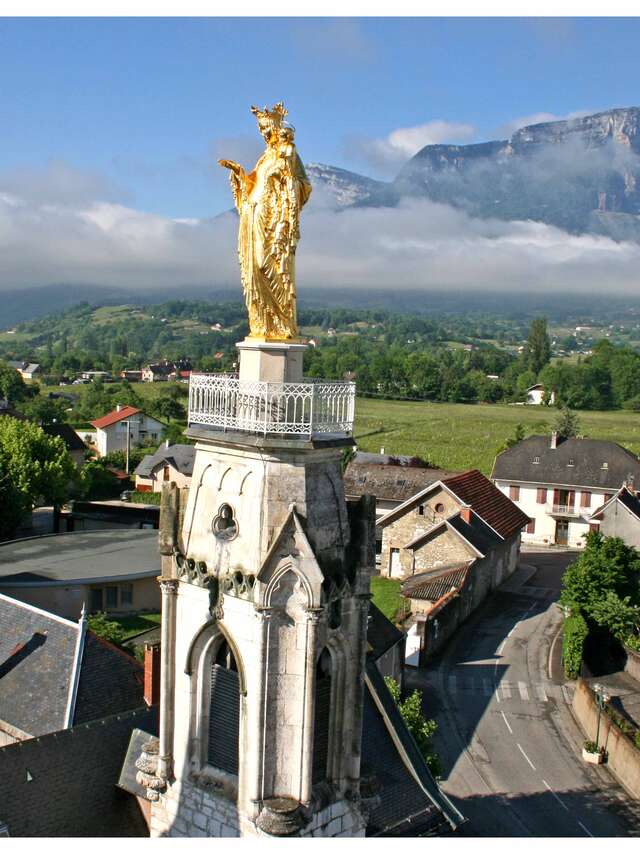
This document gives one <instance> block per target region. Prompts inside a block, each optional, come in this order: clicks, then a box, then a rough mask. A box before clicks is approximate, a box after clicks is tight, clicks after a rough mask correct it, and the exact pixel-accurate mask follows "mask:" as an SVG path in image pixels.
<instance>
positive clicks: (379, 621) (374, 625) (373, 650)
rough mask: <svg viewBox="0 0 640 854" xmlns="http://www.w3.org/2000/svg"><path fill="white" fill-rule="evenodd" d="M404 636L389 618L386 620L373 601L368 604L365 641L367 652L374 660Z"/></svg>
mask: <svg viewBox="0 0 640 854" xmlns="http://www.w3.org/2000/svg"><path fill="white" fill-rule="evenodd" d="M405 637H406V635H405V633H404V632H401V631H400V629H398V628H397V627H396V626H394V625H393V623H392V622H391V620H388V619H387V618H386V617H385V615H384V614H383V613H382V611H380V610H379V608H377V607H376V606H375V605H374V604H373V602H371V603H370V604H369V619H368V622H367V643H368V646H369V653H370V654H371V655H372V657H373V660H374V661H377V660H378V659H379V658H380V657H381V656H382V655H384V654H385V652H387V651H388V650H390V649H391V647H392V646H395V645H396V644H397V643H401V642H402V641H403V640H404V638H405Z"/></svg>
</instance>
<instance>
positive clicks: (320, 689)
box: [311, 648, 332, 783]
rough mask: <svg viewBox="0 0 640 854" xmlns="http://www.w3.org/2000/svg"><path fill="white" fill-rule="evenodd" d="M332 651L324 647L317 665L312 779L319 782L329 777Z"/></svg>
mask: <svg viewBox="0 0 640 854" xmlns="http://www.w3.org/2000/svg"><path fill="white" fill-rule="evenodd" d="M331 682H332V660H331V653H330V652H329V650H328V649H326V648H325V649H324V650H323V651H322V654H321V655H320V658H319V659H318V664H317V666H316V690H315V715H314V732H313V766H312V772H311V779H312V782H313V783H319V782H320V781H321V780H325V779H326V778H327V765H328V762H329V730H330V721H331Z"/></svg>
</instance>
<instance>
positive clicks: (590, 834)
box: [578, 821, 593, 839]
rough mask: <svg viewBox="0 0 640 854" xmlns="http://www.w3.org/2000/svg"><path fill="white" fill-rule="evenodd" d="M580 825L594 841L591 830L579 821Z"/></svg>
mask: <svg viewBox="0 0 640 854" xmlns="http://www.w3.org/2000/svg"><path fill="white" fill-rule="evenodd" d="M578 824H579V825H580V827H581V828H582V829H583V830H584V832H585V833H586V834H587V836H590V837H591V838H592V839H593V833H591V832H590V831H589V830H587V828H586V827H585V826H584V824H583V823H582V822H581V821H579V822H578Z"/></svg>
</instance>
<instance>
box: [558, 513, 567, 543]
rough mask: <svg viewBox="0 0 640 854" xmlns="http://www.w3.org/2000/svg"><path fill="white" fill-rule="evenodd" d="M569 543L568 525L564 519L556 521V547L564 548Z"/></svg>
mask: <svg viewBox="0 0 640 854" xmlns="http://www.w3.org/2000/svg"><path fill="white" fill-rule="evenodd" d="M568 542H569V523H568V522H567V520H566V519H557V520H556V545H557V546H566V545H567V543H568Z"/></svg>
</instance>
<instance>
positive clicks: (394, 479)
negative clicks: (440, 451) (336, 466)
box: [344, 454, 451, 502]
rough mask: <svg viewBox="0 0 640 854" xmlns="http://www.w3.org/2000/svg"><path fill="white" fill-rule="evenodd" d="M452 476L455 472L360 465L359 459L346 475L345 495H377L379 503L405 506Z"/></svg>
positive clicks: (367, 463)
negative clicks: (400, 503)
mask: <svg viewBox="0 0 640 854" xmlns="http://www.w3.org/2000/svg"><path fill="white" fill-rule="evenodd" d="M371 456H375V454H372V455H371ZM450 476H451V472H448V471H444V470H442V469H428V468H414V467H413V466H404V465H400V466H397V465H380V464H379V463H369V462H366V463H360V462H358V460H357V459H356V460H354V461H352V462H351V463H350V464H349V465H348V466H347V470H346V471H345V474H344V491H345V494H346V495H347V496H348V497H358V496H360V495H375V497H376V498H378V499H382V500H386V501H398V502H401V501H406V500H407V499H408V498H411V496H412V495H415V494H416V493H417V492H420V491H421V490H423V489H425V488H426V487H427V486H431V484H432V483H436V482H437V481H439V480H442V478H445V477H450Z"/></svg>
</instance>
